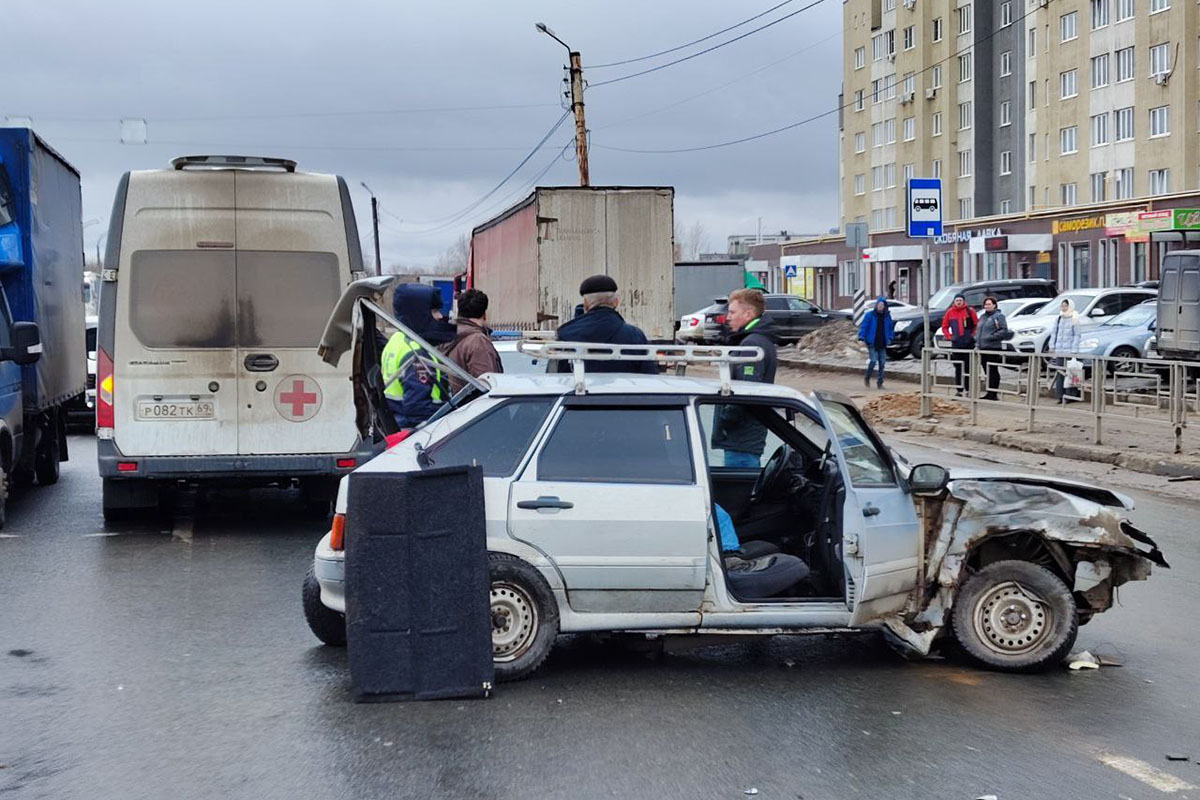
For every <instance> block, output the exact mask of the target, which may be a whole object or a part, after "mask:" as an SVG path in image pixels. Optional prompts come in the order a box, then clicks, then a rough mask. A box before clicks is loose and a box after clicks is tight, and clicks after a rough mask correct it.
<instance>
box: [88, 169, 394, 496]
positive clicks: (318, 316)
mask: <svg viewBox="0 0 1200 800" xmlns="http://www.w3.org/2000/svg"><path fill="white" fill-rule="evenodd" d="M171 165H172V169H168V170H153V171H141V172H130V173H126V174H125V176H124V177H122V179H121V182H120V184H119V185H118V187H117V195H116V199H115V201H114V203H113V213H112V219H111V222H110V227H109V234H108V252H107V256H106V258H105V261H104V263H105V266H106V267H107V268H106V269H105V270H104V272H103V274H102V278H103V282H104V287H103V291H102V292H101V293H100V298H101V299H100V324H99V349H98V352H97V398H96V426H97V436H98V445H97V450H98V457H99V465H100V476H101V477H102V478H103V481H104V512H105V516H106V518H107V517H114V516H116V515H118V514H119V513H120V512H122V511H126V510H129V509H135V508H148V507H153V506H155V505H157V504H158V501H159V494H160V492H161V490H162V489H164V488H169V487H171V486H173V485H175V484H176V483H178V482H181V481H189V482H192V481H226V482H229V483H231V484H233V485H238V486H247V485H264V484H265V485H271V484H273V485H280V486H290V485H292V484H294V483H297V482H298V483H299V484H300V486H301V488H302V489H304V490H305V496H306V498H307V499H309V500H310V501H312V502H313V505H314V506H315V507H317V508H320V507H322V506H326V507H327V505H328V502H329V501H330V500H331V499H332V498H333V496H334V494H335V493H336V488H337V478H338V477H339V476H340V475H342V474H344V473H346V472H349V471H350V470H352V469H354V468H355V467H356V466H358V465H359V464H361V463H363V462H364V461H365V460H366V459H368V458H369V457H370V456H371V455H372V454H373V453H374V452H375V451H376V449H377V448H376V447H375V446H373V445H372V443H370V442H364V441H363V440H362V439H361V437H360V436H359V434H358V427H357V425H356V422H355V415H356V410H355V402H354V397H353V390H352V386H351V382H350V374H349V367H346V368H343V369H339V368H335V367H331V366H329V365H328V364H326V363H325V362H324V361H322V360H321V358H320V357H319V356H318V355H317V352H316V348H317V344H318V342H319V341H320V338H321V332H322V330H323V329H324V326H325V322H326V320H327V319H328V318H329V314H330V312H331V311H332V310H333V307H334V304H335V303H336V302H337V300H338V297H339V296H340V295H341V293H342V290H343V288H344V287H345V286H346V284H348V283H350V281H351V280H354V279H356V278H358V277H361V275H362V252H361V249H360V246H359V239H358V229H357V226H356V224H355V220H354V212H353V208H352V206H351V203H350V194H349V191H348V190H347V187H346V182H345V181H344V180H343V179H342V178H340V177H337V176H334V175H316V174H307V173H303V172H297V171H296V164H295V162H293V161H287V160H284V159H275V158H251V157H244V156H191V157H185V158H177V159H175V160H174V161H172V162H171Z"/></svg>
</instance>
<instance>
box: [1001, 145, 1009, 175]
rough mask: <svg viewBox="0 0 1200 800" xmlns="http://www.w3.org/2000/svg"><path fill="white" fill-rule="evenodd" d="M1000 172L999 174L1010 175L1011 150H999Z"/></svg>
mask: <svg viewBox="0 0 1200 800" xmlns="http://www.w3.org/2000/svg"><path fill="white" fill-rule="evenodd" d="M1000 174H1001V175H1012V151H1011V150H1001V151H1000Z"/></svg>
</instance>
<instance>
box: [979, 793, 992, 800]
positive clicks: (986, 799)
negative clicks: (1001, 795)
mask: <svg viewBox="0 0 1200 800" xmlns="http://www.w3.org/2000/svg"><path fill="white" fill-rule="evenodd" d="M975 800H998V798H997V797H996V795H994V794H981V795H979V797H976V798H975Z"/></svg>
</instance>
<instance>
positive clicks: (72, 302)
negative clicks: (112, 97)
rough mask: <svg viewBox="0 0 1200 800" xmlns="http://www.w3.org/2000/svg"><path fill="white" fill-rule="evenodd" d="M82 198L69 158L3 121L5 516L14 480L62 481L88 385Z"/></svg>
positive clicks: (1, 433) (0, 418) (0, 392)
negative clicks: (74, 405) (69, 417)
mask: <svg viewBox="0 0 1200 800" xmlns="http://www.w3.org/2000/svg"><path fill="white" fill-rule="evenodd" d="M82 202H83V201H82V196H81V193H80V188H79V172H78V171H77V170H76V169H75V168H74V167H72V166H71V165H70V164H69V163H67V161H66V159H64V158H63V157H62V156H60V155H59V154H58V153H56V152H54V150H53V149H51V148H50V147H49V145H47V144H46V143H45V142H44V141H42V139H41V138H40V137H38V136H37V134H35V133H34V132H33V131H31V130H29V129H27V128H0V473H2V474H0V524H2V523H3V518H4V511H3V509H4V505H5V503H6V502H7V500H8V493H9V487H10V486H12V485H22V484H26V485H27V484H32V483H33V482H34V481H35V480H36V481H37V482H38V483H40V484H43V485H48V484H51V483H55V482H56V481H57V480H58V465H59V462H61V461H66V460H67V437H66V413H65V411H64V406H66V405H67V404H68V403H70V402H71V401H73V400H76V399H77V398H78V397H79V396H80V395H82V394H84V391H85V388H86V383H87V370H86V359H85V352H84V346H85V344H84V339H85V330H84V319H83V317H84V313H83V293H82V291H81V286H82V278H83V224H82V221H81V217H82Z"/></svg>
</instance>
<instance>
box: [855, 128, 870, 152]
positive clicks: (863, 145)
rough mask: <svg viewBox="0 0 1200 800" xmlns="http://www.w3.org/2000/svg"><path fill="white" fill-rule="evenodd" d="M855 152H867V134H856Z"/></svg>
mask: <svg viewBox="0 0 1200 800" xmlns="http://www.w3.org/2000/svg"><path fill="white" fill-rule="evenodd" d="M854 152H856V153H865V152H867V134H866V133H864V132H862V131H859V132H858V133H856V134H854Z"/></svg>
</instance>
